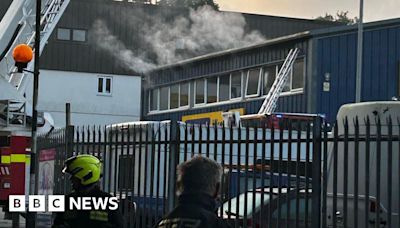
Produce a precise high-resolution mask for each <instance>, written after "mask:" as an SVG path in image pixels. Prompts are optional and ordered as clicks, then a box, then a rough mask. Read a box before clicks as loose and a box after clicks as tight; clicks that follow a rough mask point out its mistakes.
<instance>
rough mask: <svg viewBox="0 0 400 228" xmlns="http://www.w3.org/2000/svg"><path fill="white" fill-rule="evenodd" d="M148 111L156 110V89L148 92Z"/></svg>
mask: <svg viewBox="0 0 400 228" xmlns="http://www.w3.org/2000/svg"><path fill="white" fill-rule="evenodd" d="M149 101H150V111H155V110H158V89H152V90H150V98H149Z"/></svg>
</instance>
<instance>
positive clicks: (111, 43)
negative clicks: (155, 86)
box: [93, 6, 265, 72]
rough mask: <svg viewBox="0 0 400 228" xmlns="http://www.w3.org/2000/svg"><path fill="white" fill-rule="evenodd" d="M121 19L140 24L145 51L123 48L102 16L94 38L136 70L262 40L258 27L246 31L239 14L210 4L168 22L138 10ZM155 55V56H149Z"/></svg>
mask: <svg viewBox="0 0 400 228" xmlns="http://www.w3.org/2000/svg"><path fill="white" fill-rule="evenodd" d="M122 21H127V22H128V23H129V24H128V26H135V27H136V28H137V27H138V26H137V25H138V24H140V25H141V26H140V30H139V31H138V34H137V35H139V39H140V42H142V44H144V46H146V48H147V50H146V51H147V52H148V53H143V54H142V55H138V54H135V53H133V52H132V51H130V50H126V48H125V45H124V44H123V43H122V42H121V41H120V40H118V38H117V37H115V36H114V35H112V34H111V33H110V31H109V30H108V29H107V27H106V25H105V23H104V22H103V21H101V20H97V21H96V23H95V24H94V26H93V27H94V31H95V37H96V42H97V44H98V45H99V46H100V47H101V48H103V49H105V50H107V51H109V52H110V53H112V54H113V55H114V56H115V57H116V58H119V59H120V60H121V61H122V62H123V63H124V64H125V65H126V66H128V67H129V68H130V69H133V70H135V71H139V72H144V71H148V70H151V69H153V68H154V67H156V66H157V65H165V64H171V63H175V62H178V61H181V60H184V59H187V58H191V57H195V56H199V55H204V54H207V53H210V52H216V51H221V50H226V49H231V48H239V47H244V46H248V45H252V44H256V43H260V42H262V41H264V40H265V37H263V36H262V35H261V34H260V33H259V32H258V31H252V32H250V33H247V32H246V29H245V27H246V21H245V19H244V17H243V16H242V15H240V14H238V13H227V12H217V11H215V10H213V9H212V8H211V7H209V6H204V7H200V8H198V9H197V10H193V9H191V10H190V12H189V15H188V16H187V17H183V16H181V17H177V18H175V19H174V20H173V21H172V22H167V21H166V20H165V18H164V17H163V16H155V15H145V14H138V13H132V14H130V15H129V18H123V19H122ZM135 39H136V38H135ZM150 52H151V54H149V53H150ZM154 55H155V56H154ZM149 56H152V58H151V57H149ZM154 57H155V58H156V60H154V61H150V60H149V59H154Z"/></svg>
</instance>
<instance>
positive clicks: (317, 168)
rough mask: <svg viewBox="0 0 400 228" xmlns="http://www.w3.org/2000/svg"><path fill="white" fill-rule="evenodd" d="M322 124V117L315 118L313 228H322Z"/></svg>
mask: <svg viewBox="0 0 400 228" xmlns="http://www.w3.org/2000/svg"><path fill="white" fill-rule="evenodd" d="M322 123H323V122H322V118H321V117H320V116H317V117H316V118H314V121H313V155H312V159H313V160H312V220H311V227H312V228H320V227H321V202H322V201H321V182H322V178H321V177H322V175H321V162H323V161H322V155H321V144H322V131H321V129H322ZM306 213H307V212H306Z"/></svg>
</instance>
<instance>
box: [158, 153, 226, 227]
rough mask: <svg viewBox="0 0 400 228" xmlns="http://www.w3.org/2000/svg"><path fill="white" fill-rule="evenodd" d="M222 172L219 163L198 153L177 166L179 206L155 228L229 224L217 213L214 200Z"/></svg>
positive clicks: (222, 225)
mask: <svg viewBox="0 0 400 228" xmlns="http://www.w3.org/2000/svg"><path fill="white" fill-rule="evenodd" d="M221 175H222V168H221V166H220V165H219V164H218V163H216V162H215V161H213V160H210V159H208V158H205V157H201V156H197V157H194V158H193V159H191V160H189V161H187V162H184V163H182V164H180V165H179V166H178V177H177V178H178V179H177V189H178V192H177V193H178V205H177V207H176V208H175V209H174V210H173V211H172V212H171V213H169V214H168V215H167V216H165V217H164V218H163V219H162V220H161V221H160V222H159V223H158V224H157V225H156V226H155V227H160V228H161V227H162V228H172V227H179V228H189V227H190V228H200V227H208V228H214V227H215V228H219V227H230V226H229V225H228V223H227V222H226V221H225V220H223V219H221V218H219V217H218V216H217V213H216V211H217V207H216V199H217V197H218V192H219V188H220V180H221Z"/></svg>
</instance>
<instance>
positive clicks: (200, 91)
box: [195, 79, 205, 104]
mask: <svg viewBox="0 0 400 228" xmlns="http://www.w3.org/2000/svg"><path fill="white" fill-rule="evenodd" d="M195 84H196V85H195V88H196V90H195V93H196V102H195V103H196V104H204V103H205V102H204V79H200V80H196V82H195Z"/></svg>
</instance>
